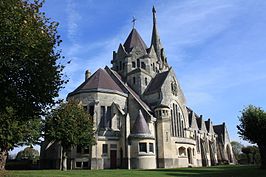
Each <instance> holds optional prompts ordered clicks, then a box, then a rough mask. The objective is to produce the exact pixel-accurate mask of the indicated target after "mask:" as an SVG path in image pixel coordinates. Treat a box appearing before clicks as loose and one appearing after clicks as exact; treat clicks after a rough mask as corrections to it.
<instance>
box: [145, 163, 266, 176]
mask: <svg viewBox="0 0 266 177" xmlns="http://www.w3.org/2000/svg"><path fill="white" fill-rule="evenodd" d="M144 171H154V172H158V173H162V174H164V175H168V176H178V177H251V176H254V177H266V170H262V169H259V168H258V167H256V166H236V165H228V166H216V167H206V168H202V167H200V168H173V169H153V170H144Z"/></svg>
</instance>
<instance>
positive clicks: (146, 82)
mask: <svg viewBox="0 0 266 177" xmlns="http://www.w3.org/2000/svg"><path fill="white" fill-rule="evenodd" d="M145 85H148V79H147V77H145Z"/></svg>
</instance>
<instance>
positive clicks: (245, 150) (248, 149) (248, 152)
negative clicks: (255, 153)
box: [241, 147, 252, 164]
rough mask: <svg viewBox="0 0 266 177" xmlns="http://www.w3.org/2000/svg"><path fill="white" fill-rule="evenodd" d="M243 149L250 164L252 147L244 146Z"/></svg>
mask: <svg viewBox="0 0 266 177" xmlns="http://www.w3.org/2000/svg"><path fill="white" fill-rule="evenodd" d="M241 151H242V153H243V154H245V155H246V158H247V160H248V164H250V155H251V152H252V149H251V148H250V147H242V149H241Z"/></svg>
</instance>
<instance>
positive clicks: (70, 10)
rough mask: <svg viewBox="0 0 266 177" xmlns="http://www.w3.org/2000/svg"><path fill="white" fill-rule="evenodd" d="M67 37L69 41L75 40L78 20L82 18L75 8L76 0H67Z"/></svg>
mask: <svg viewBox="0 0 266 177" xmlns="http://www.w3.org/2000/svg"><path fill="white" fill-rule="evenodd" d="M66 10H67V37H68V38H69V39H70V41H72V42H73V41H75V39H76V37H77V35H78V33H77V32H78V29H79V25H78V24H79V22H80V21H81V20H82V19H81V16H80V14H79V13H78V11H77V10H76V1H74V0H67V9H66Z"/></svg>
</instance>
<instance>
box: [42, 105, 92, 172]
mask: <svg viewBox="0 0 266 177" xmlns="http://www.w3.org/2000/svg"><path fill="white" fill-rule="evenodd" d="M44 132H45V140H46V141H48V142H52V141H55V142H59V143H60V145H61V147H62V158H63V159H62V161H61V167H60V168H61V169H62V170H67V163H66V162H67V154H68V152H69V150H71V148H72V147H74V146H81V147H87V148H88V147H90V146H91V145H92V144H93V143H94V136H93V134H94V132H93V123H92V118H91V117H90V115H89V114H88V113H87V112H86V111H85V110H84V109H83V107H82V106H80V105H79V104H78V103H77V102H75V101H74V100H70V101H69V102H67V103H61V105H60V106H59V107H57V108H56V109H54V110H52V112H51V114H50V115H49V116H48V117H46V120H45V130H44Z"/></svg>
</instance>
